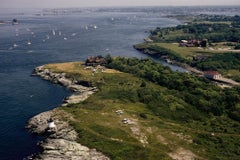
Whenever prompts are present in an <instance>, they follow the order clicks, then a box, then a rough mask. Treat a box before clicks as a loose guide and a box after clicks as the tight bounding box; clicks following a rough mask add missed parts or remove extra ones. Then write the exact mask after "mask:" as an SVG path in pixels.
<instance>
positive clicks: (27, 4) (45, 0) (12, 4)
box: [0, 0, 240, 8]
mask: <svg viewBox="0 0 240 160" xmlns="http://www.w3.org/2000/svg"><path fill="white" fill-rule="evenodd" d="M236 5H239V6H240V1H239V0H228V1H226V0H211V1H209V0H201V1H199V0H191V1H189V0H168V1H161V0H148V1H146V0H121V1H115V0H87V1H82V0H41V1H37V0H1V5H0V8H73V7H134V6H236Z"/></svg>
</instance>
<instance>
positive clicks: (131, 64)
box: [106, 56, 240, 120]
mask: <svg viewBox="0 0 240 160" xmlns="http://www.w3.org/2000/svg"><path fill="white" fill-rule="evenodd" d="M106 59H107V61H108V64H107V67H109V68H114V69H117V70H120V71H122V72H127V73H131V74H134V75H136V76H138V77H141V78H144V79H145V80H148V81H151V82H153V83H157V84H158V85H160V86H163V87H166V88H167V89H168V90H167V92H169V93H170V92H171V94H172V95H174V96H173V97H172V98H169V97H168V98H167V99H166V98H164V96H163V95H164V94H167V93H159V91H158V90H156V89H154V88H146V84H144V82H143V83H142V84H141V88H140V89H139V90H138V98H139V99H140V101H141V102H143V103H146V104H148V106H149V108H150V109H152V110H153V111H154V112H155V113H156V114H157V113H158V112H159V113H160V111H159V110H161V108H162V107H163V105H165V104H167V103H170V101H171V105H172V107H175V108H178V109H179V112H181V108H184V107H189V106H191V108H189V111H190V109H194V108H196V109H197V110H199V111H200V112H202V113H212V114H214V115H216V116H220V115H223V114H228V115H229V116H230V117H231V118H233V119H235V120H240V107H239V106H240V89H239V88H231V89H221V88H219V87H217V86H216V85H214V84H212V83H211V82H209V81H208V80H207V79H205V78H198V77H194V76H192V75H189V74H186V73H179V72H173V71H171V70H170V69H169V68H168V67H164V66H162V65H161V64H159V63H156V62H154V61H152V60H150V59H140V60H139V59H137V58H131V59H129V58H123V57H116V58H112V57H110V56H107V57H106ZM172 101H173V102H174V103H172ZM184 112H187V111H186V110H185V111H184ZM192 113H194V112H192ZM188 115H189V114H188ZM194 117H195V118H197V117H198V116H197V115H194ZM194 117H192V118H194Z"/></svg>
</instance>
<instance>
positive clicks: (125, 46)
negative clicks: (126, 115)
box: [0, 7, 186, 160]
mask: <svg viewBox="0 0 240 160" xmlns="http://www.w3.org/2000/svg"><path fill="white" fill-rule="evenodd" d="M175 12H176V9H175V8H156V7H154V8H102V9H97V8H89V9H86V8H85V9H77V8H76V9H31V10H30V9H28V10H26V9H25V10H23V9H14V10H11V9H5V10H1V11H0V20H4V21H7V22H8V23H6V24H4V25H0V126H1V127H0V159H1V160H7V159H9V160H15V159H16V160H18V159H23V158H24V157H26V156H27V155H30V154H32V153H35V152H38V151H39V148H38V147H37V146H36V143H37V141H38V140H39V138H40V137H38V136H36V135H31V134H29V133H28V132H27V130H25V128H24V127H25V125H26V123H27V120H28V119H29V118H31V117H32V116H34V115H36V114H38V113H41V112H44V111H47V110H50V109H53V108H55V107H57V106H59V105H60V104H61V102H62V100H63V99H64V97H66V96H67V95H69V94H70V92H69V91H68V90H66V89H65V88H63V87H61V86H58V85H53V84H51V83H49V82H47V81H44V80H41V79H40V78H38V77H32V76H31V72H32V70H33V69H34V68H35V67H37V66H40V65H43V64H47V63H59V62H66V61H84V60H85V59H86V58H87V57H88V56H94V55H106V54H111V55H113V56H126V57H138V58H145V57H147V56H146V55H144V54H142V53H140V52H138V51H136V50H135V49H133V47H132V45H133V44H136V43H140V42H143V38H145V37H146V36H147V35H148V34H149V33H148V31H149V30H151V29H154V28H156V27H167V26H176V25H178V24H180V22H179V21H178V20H174V19H168V18H164V17H163V16H164V15H166V14H175ZM178 12H181V9H180V10H179V11H178ZM184 12H186V11H185V10H184ZM13 18H17V19H18V20H19V24H18V25H12V24H11V20H12V19H13ZM162 63H164V62H162ZM171 67H172V69H174V70H181V68H178V67H174V66H171Z"/></svg>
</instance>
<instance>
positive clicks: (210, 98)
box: [27, 56, 240, 160]
mask: <svg viewBox="0 0 240 160" xmlns="http://www.w3.org/2000/svg"><path fill="white" fill-rule="evenodd" d="M104 62H106V63H105V66H100V65H96V64H95V63H90V64H91V65H92V64H94V66H91V65H90V66H86V65H84V64H83V63H82V62H69V63H59V64H48V65H44V66H40V67H37V68H36V69H35V70H34V73H33V75H37V76H40V77H42V78H43V79H45V80H48V81H51V82H52V83H56V84H60V85H62V86H64V87H66V88H68V89H70V90H72V91H73V94H72V95H71V96H69V97H68V98H66V99H65V100H64V102H63V105H62V106H60V107H58V108H56V109H54V110H52V111H47V112H44V113H41V114H39V115H37V116H35V117H33V118H32V119H30V120H29V123H28V125H27V128H29V131H30V132H32V133H36V134H40V135H42V136H43V137H44V140H43V141H42V142H40V143H39V145H40V146H41V147H42V149H43V150H42V152H41V153H38V154H35V155H32V156H30V157H29V159H31V158H32V159H100V160H101V159H124V160H125V159H144V160H146V159H149V160H155V159H156V160H157V159H182V160H191V159H200V160H201V159H214V158H215V157H216V155H218V156H219V157H221V158H226V154H225V152H223V151H228V152H227V157H229V156H231V157H235V158H236V157H238V154H237V153H238V144H239V130H240V125H239V123H238V120H239V119H238V118H239V117H238V114H237V112H238V110H237V108H234V106H237V105H239V100H238V98H239V94H238V92H239V90H238V89H237V88H235V87H232V88H227V89H221V88H220V87H218V86H217V85H215V84H214V83H211V82H209V81H208V80H207V79H204V78H203V77H196V76H193V75H190V74H187V73H179V72H173V71H171V70H170V69H169V68H168V67H164V66H162V65H161V64H159V63H156V62H154V61H152V60H151V59H137V58H124V57H111V56H106V57H105V61H104ZM231 97H235V99H232V100H231V101H229V100H228V99H229V98H231ZM193 100H194V101H193ZM215 104H218V105H217V106H216V105H215ZM225 106H228V107H230V109H229V108H228V107H225ZM226 123H227V124H228V125H226ZM86 146H87V147H86ZM215 148H217V149H215Z"/></svg>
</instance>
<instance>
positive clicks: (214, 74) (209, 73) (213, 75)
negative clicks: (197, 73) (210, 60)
mask: <svg viewBox="0 0 240 160" xmlns="http://www.w3.org/2000/svg"><path fill="white" fill-rule="evenodd" d="M204 77H206V78H210V79H220V78H221V77H222V75H221V74H220V73H219V72H217V71H206V72H204Z"/></svg>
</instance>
